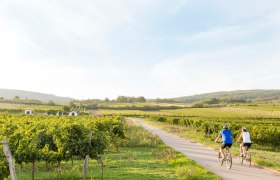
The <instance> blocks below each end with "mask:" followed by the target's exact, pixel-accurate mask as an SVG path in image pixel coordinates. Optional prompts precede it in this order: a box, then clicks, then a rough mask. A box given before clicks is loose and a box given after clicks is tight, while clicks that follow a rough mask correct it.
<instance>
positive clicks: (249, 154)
mask: <svg viewBox="0 0 280 180" xmlns="http://www.w3.org/2000/svg"><path fill="white" fill-rule="evenodd" d="M245 161H246V165H247V166H248V167H250V166H251V153H249V152H247V153H246V159H245Z"/></svg>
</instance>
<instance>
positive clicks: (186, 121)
mask: <svg viewBox="0 0 280 180" xmlns="http://www.w3.org/2000/svg"><path fill="white" fill-rule="evenodd" d="M252 112H254V113H252ZM270 112H271V111H269V112H268V113H264V112H263V111H258V110H250V109H249V110H248V111H247V110H246V109H242V111H238V108H237V110H234V111H233V110H232V109H223V108H186V109H175V110H174V109H172V110H161V111H158V112H156V113H155V112H151V111H129V110H124V111H114V112H113V114H115V115H123V116H128V117H129V116H130V117H139V118H144V119H147V120H148V121H149V122H150V123H156V125H157V126H159V125H161V126H163V128H164V130H166V131H168V132H173V133H178V134H179V135H181V136H183V137H186V138H189V139H192V140H194V141H198V142H200V143H203V144H206V145H208V146H211V147H214V148H217V147H218V146H217V144H213V141H214V139H215V137H216V136H217V135H218V132H219V131H220V130H221V129H222V126H223V125H224V124H228V125H229V126H230V128H231V130H232V131H233V138H234V141H235V145H234V147H233V152H234V153H235V154H237V153H238V143H237V142H236V140H237V137H238V135H239V133H240V129H241V127H244V126H245V127H247V128H248V130H249V131H250V133H251V139H252V141H253V146H252V147H253V148H252V152H253V153H254V156H255V157H254V159H253V161H254V162H255V163H256V164H258V165H262V166H266V167H271V168H273V169H276V170H280V164H279V162H280V159H279V157H280V128H279V127H280V115H279V114H278V113H274V112H273V113H270ZM111 113H112V112H110V113H109V114H111ZM105 114H106V112H105ZM177 131H178V132H177Z"/></svg>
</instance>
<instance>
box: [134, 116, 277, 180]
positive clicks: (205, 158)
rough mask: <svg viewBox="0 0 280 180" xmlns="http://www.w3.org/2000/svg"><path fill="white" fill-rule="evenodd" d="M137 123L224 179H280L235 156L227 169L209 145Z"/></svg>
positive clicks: (274, 174)
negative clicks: (219, 162)
mask: <svg viewBox="0 0 280 180" xmlns="http://www.w3.org/2000/svg"><path fill="white" fill-rule="evenodd" d="M136 123H138V124H140V125H141V126H142V127H144V128H145V129H146V130H148V131H150V132H151V133H153V134H155V135H157V136H159V137H160V138H161V139H162V141H163V142H164V143H165V144H167V145H168V146H170V147H172V148H174V149H175V150H177V151H179V152H181V153H183V154H184V155H186V156H187V157H188V158H190V159H193V160H195V161H196V162H197V163H198V164H200V165H201V166H203V167H205V168H207V169H210V170H212V171H213V172H214V173H216V174H217V175H219V176H221V177H222V178H223V179H227V180H235V179H238V180H242V179H245V180H249V179H254V180H258V179H261V180H266V179H268V180H274V179H278V180H280V174H276V173H272V172H269V171H266V170H264V169H260V168H257V167H253V166H251V167H246V166H245V165H241V164H240V163H239V159H237V158H233V165H232V168H231V169H230V170H228V169H226V167H225V165H223V166H220V165H218V163H217V152H216V151H215V150H213V149H212V148H209V147H207V146H204V145H201V144H198V143H193V142H191V141H188V140H186V139H184V138H181V137H179V136H177V135H174V134H171V133H167V132H165V131H163V130H160V129H159V128H156V127H154V126H151V125H149V124H147V123H144V122H142V121H141V120H136Z"/></svg>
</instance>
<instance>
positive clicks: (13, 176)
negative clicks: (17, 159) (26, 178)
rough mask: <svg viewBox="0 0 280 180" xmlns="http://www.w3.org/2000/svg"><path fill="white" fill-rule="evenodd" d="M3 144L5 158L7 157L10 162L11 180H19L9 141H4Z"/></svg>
mask: <svg viewBox="0 0 280 180" xmlns="http://www.w3.org/2000/svg"><path fill="white" fill-rule="evenodd" d="M2 144H3V151H4V154H5V157H6V159H7V161H8V162H9V169H10V176H11V179H12V180H17V174H16V169H15V166H14V162H13V157H12V153H11V151H10V148H9V144H8V141H7V139H3V141H2Z"/></svg>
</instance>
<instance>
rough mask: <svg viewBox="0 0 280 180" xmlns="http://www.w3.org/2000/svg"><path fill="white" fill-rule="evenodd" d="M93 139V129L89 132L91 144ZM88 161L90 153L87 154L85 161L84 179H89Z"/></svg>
mask: <svg viewBox="0 0 280 180" xmlns="http://www.w3.org/2000/svg"><path fill="white" fill-rule="evenodd" d="M91 139H92V131H90V133H89V143H90V144H91ZM88 161H89V155H86V158H85V161H84V167H83V180H85V179H87V169H88Z"/></svg>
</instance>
